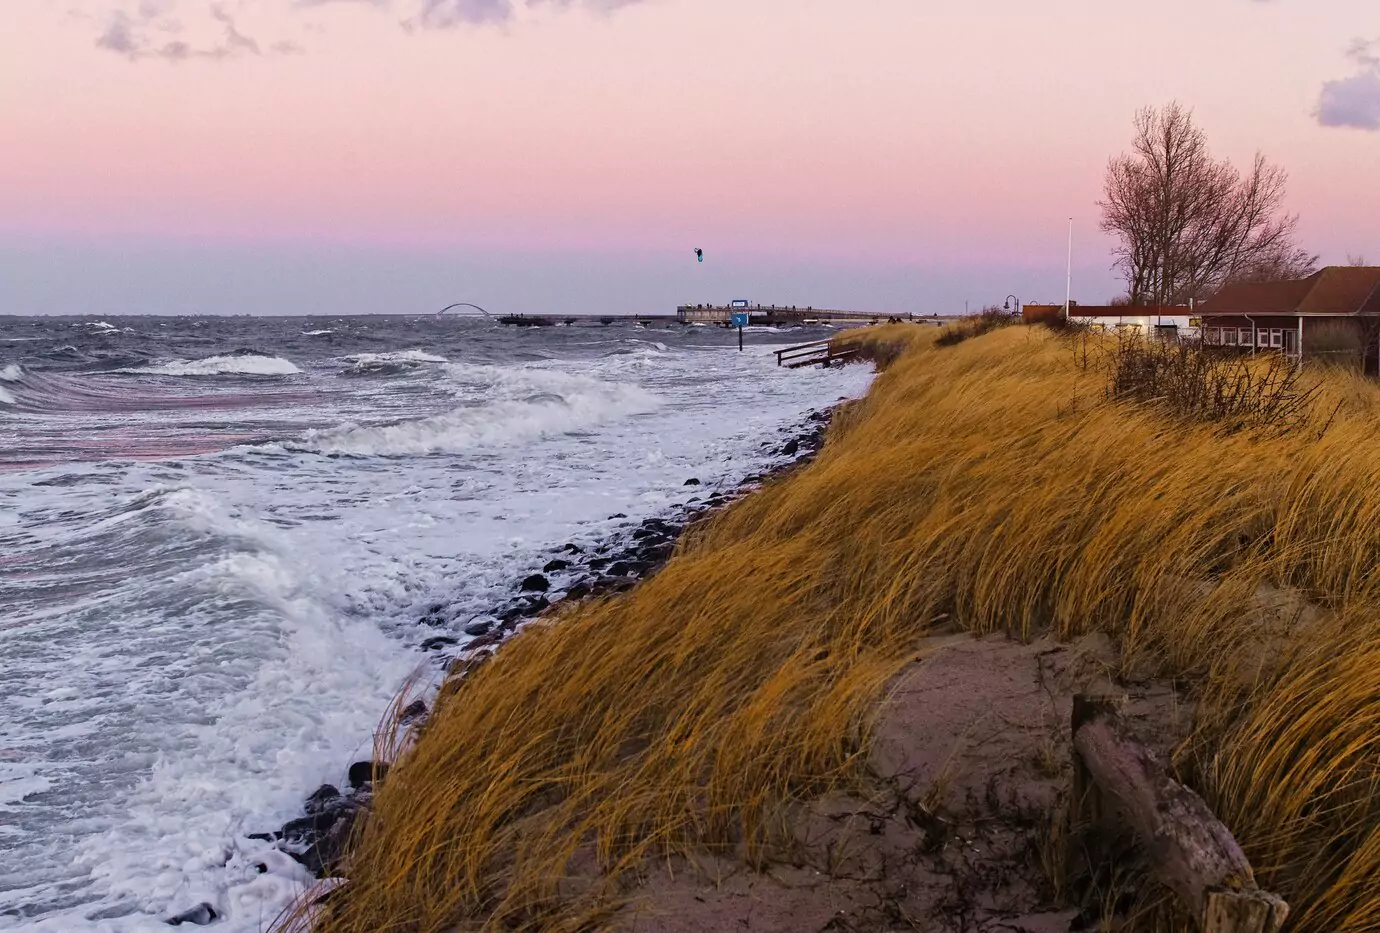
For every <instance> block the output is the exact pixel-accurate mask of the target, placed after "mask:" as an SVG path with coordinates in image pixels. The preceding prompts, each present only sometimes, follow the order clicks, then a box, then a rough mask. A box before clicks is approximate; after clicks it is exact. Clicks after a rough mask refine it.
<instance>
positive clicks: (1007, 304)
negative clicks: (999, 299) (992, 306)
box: [1001, 295, 1021, 314]
mask: <svg viewBox="0 0 1380 933" xmlns="http://www.w3.org/2000/svg"><path fill="white" fill-rule="evenodd" d="M1013 301H1014V302H1015V303H1016V307H1015V309H1014V310H1012V307H1011V303H1012V302H1013ZM1001 307H1002V310H1003V311H1011V312H1012V313H1013V314H1020V313H1021V300H1020V299H1019V298H1017V297H1016V296H1015V295H1007V296H1006V301H1005V302H1003V303H1002V306H1001Z"/></svg>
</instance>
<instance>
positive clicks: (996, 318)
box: [934, 305, 1021, 347]
mask: <svg viewBox="0 0 1380 933" xmlns="http://www.w3.org/2000/svg"><path fill="white" fill-rule="evenodd" d="M1020 322H1021V319H1020V316H1019V315H1015V314H1012V313H1010V312H1009V311H1004V310H1002V309H1001V308H998V307H996V306H995V305H993V306H991V307H987V308H983V309H982V310H981V311H979V312H978V313H977V314H970V315H968V316H967V317H964V318H960V319H959V321H958V323H957V324H951V325H950V326H948V327H946V328H944V330H943V332H942V333H940V335H939V336H938V337H937V338H936V339H935V341H934V342H935V345H936V346H940V347H952V346H955V345H957V344H960V343H962V342H963V341H965V340H968V339H969V338H971V337H981V336H982V335H983V334H988V333H991V332H992V331H994V330H996V329H997V328H999V327H1010V326H1011V325H1012V324H1019V323H1020Z"/></svg>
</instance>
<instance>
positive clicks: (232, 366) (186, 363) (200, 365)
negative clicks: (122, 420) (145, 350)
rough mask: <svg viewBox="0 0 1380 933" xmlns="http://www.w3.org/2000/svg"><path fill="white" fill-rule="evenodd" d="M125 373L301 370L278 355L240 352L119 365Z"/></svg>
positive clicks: (284, 372) (276, 372)
mask: <svg viewBox="0 0 1380 933" xmlns="http://www.w3.org/2000/svg"><path fill="white" fill-rule="evenodd" d="M116 372H121V373H147V374H149V375H155V376H219V375H223V374H230V373H233V374H236V375H244V376H295V375H297V374H298V373H300V372H301V370H300V369H298V368H297V365H296V364H295V363H293V362H291V361H290V360H285V359H283V358H282V357H278V356H259V355H257V354H243V355H237V356H208V357H206V358H205V359H202V360H170V361H168V362H166V363H155V364H153V365H150V366H139V367H135V368H132V369H119V370H116Z"/></svg>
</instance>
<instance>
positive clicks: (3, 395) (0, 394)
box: [0, 389, 19, 405]
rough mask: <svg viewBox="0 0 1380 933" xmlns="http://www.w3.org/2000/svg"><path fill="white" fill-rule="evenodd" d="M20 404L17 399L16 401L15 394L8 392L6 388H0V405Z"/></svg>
mask: <svg viewBox="0 0 1380 933" xmlns="http://www.w3.org/2000/svg"><path fill="white" fill-rule="evenodd" d="M18 404H19V403H18V402H17V401H15V399H14V396H13V395H10V393H8V392H6V391H5V390H4V389H0V405H18Z"/></svg>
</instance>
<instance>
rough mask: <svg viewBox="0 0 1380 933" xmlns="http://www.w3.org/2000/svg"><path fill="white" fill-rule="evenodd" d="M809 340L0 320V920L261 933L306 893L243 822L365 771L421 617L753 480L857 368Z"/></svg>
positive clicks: (296, 871) (78, 927)
mask: <svg viewBox="0 0 1380 933" xmlns="http://www.w3.org/2000/svg"><path fill="white" fill-rule="evenodd" d="M824 333H827V332H821V331H817V330H816V331H810V330H797V331H794V332H790V333H785V334H771V333H750V335H749V343H750V345H749V347H748V350H747V351H746V352H744V353H741V354H740V353H739V352H737V348H736V338H735V337H734V336H733V335H732V334H730V333H728V332H725V331H722V330H719V329H717V328H698V327H696V328H686V329H681V328H679V327H670V328H664V329H661V328H659V329H655V330H647V329H644V328H640V327H634V326H632V325H629V324H615V325H613V326H609V327H600V326H598V325H594V326H573V327H557V328H543V329H525V330H517V329H512V328H502V327H499V326H497V325H495V324H492V323H490V322H487V321H483V320H472V319H459V318H457V319H445V320H437V319H435V318H434V317H420V318H405V317H356V318H341V319H305V318H297V319H292V318H275V319H264V318H219V319H215V318H212V319H204V320H193V319H188V318H152V317H151V318H118V319H112V320H110V321H99V320H96V319H72V318H60V319H53V318H37V319H34V318H0V929H6V930H8V929H25V930H45V931H48V930H52V931H93V930H103V931H119V933H126V931H140V930H150V931H152V930H165V929H167V927H166V926H165V925H164V923H163V918H165V917H167V916H170V915H171V914H174V913H176V912H178V911H180V910H183V909H186V908H188V907H191V906H193V905H195V904H197V903H199V902H201V901H208V902H210V903H211V904H212V905H214V906H215V908H216V910H217V911H219V912H220V913H221V914H222V916H223V919H222V920H220V921H219V922H218V923H217V925H216V926H215V927H214V929H218V930H223V931H232V930H233V931H241V930H243V931H258V930H261V929H266V928H267V926H268V924H269V923H270V921H271V920H272V918H273V917H274V916H275V915H276V914H277V913H278V911H279V910H280V909H281V908H282V907H283V906H284V905H285V904H286V903H287V902H288V900H290V898H291V897H292V896H293V895H294V894H295V893H296V892H297V891H298V890H299V889H300V886H301V885H302V884H304V883H306V882H307V881H308V880H309V879H308V877H307V876H306V874H305V873H304V872H303V871H302V870H301V869H300V868H299V867H298V866H297V865H296V864H295V863H293V862H291V861H290V860H288V859H286V857H285V856H282V855H281V854H279V853H275V852H273V851H271V850H269V849H268V847H267V844H265V843H260V842H254V841H251V840H249V839H247V838H246V834H247V833H250V832H256V831H260V830H264V829H268V828H272V827H274V826H277V825H279V824H281V823H282V822H283V821H284V820H286V819H288V818H291V817H293V816H296V815H298V814H299V813H300V808H301V803H302V799H303V797H305V795H306V794H308V793H310V792H311V791H312V790H313V789H314V788H315V787H316V786H318V785H319V784H321V783H324V782H331V783H340V781H341V778H342V775H343V771H344V769H345V768H346V767H347V766H348V764H349V763H350V762H351V761H352V760H356V759H357V758H360V757H367V756H368V749H369V745H370V742H371V733H372V730H373V728H374V726H375V725H376V723H377V722H378V720H379V718H380V716H381V715H382V713H383V711H384V709H385V707H386V706H387V704H388V702H389V700H390V699H391V698H392V696H393V695H394V694H395V692H396V691H397V690H398V688H399V687H400V685H401V684H402V682H403V681H404V680H405V679H406V678H407V677H408V676H409V675H410V674H412V673H413V672H414V671H417V670H418V669H419V666H420V668H421V670H422V671H424V672H425V673H426V674H427V676H430V667H429V666H428V665H429V663H430V662H429V661H428V657H427V656H426V655H424V654H423V653H422V652H421V651H420V650H419V648H418V645H419V643H420V642H421V641H422V640H423V639H424V638H426V637H428V636H431V635H435V634H437V631H436V629H434V628H429V627H419V626H418V625H417V624H416V622H417V618H418V617H419V615H420V614H421V609H422V607H424V606H426V605H428V604H430V603H435V602H445V603H447V604H452V605H457V606H459V607H461V608H465V607H472V608H474V610H475V611H482V610H483V609H485V608H487V607H489V606H492V605H494V603H495V601H496V599H498V598H501V597H502V596H506V595H508V594H509V593H510V592H511V590H512V587H513V583H514V581H515V580H520V579H521V578H522V576H524V575H525V574H527V573H529V572H531V571H532V570H533V569H535V568H536V567H538V566H539V565H540V563H541V562H542V561H543V560H544V559H545V556H546V555H547V554H548V553H549V551H550V550H552V549H553V548H554V547H556V546H558V545H560V544H562V543H564V542H566V541H572V540H573V541H582V540H583V541H588V540H594V539H596V538H598V537H601V536H602V535H604V534H606V533H608V532H609V531H610V529H611V528H612V527H613V525H615V524H616V523H617V522H616V520H613V519H610V518H609V516H610V515H613V514H615V513H619V512H622V513H626V514H627V516H628V519H627V521H636V520H637V519H640V518H643V517H647V516H651V515H654V514H657V513H659V512H661V511H663V510H665V509H667V508H668V507H670V506H672V505H674V504H676V503H678V502H684V501H685V500H686V499H688V498H689V497H691V496H692V495H703V493H704V491H703V489H702V488H701V489H696V488H694V487H686V486H684V485H683V484H684V481H685V480H686V479H687V478H688V477H692V476H693V477H696V478H699V479H701V480H703V481H704V483H705V485H706V486H709V487H713V486H714V485H716V484H722V485H730V484H734V483H736V482H737V481H738V480H739V479H740V478H741V477H743V476H745V475H747V474H750V473H755V472H758V471H760V470H761V469H762V468H763V466H765V465H767V464H768V463H769V461H770V455H769V454H764V453H763V452H762V450H761V442H762V441H763V440H764V439H768V440H770V439H774V438H776V437H777V434H778V432H779V431H780V430H781V429H782V428H783V427H785V426H788V425H791V424H794V423H796V422H797V421H798V420H799V419H800V417H801V415H802V413H804V412H805V411H806V410H807V409H810V408H816V407H820V406H823V405H828V404H831V403H833V402H834V401H835V400H836V399H838V398H839V397H840V396H846V395H847V396H851V395H857V394H860V393H861V392H862V391H863V390H864V389H865V387H866V384H867V382H868V380H869V379H870V375H869V374H868V373H867V372H866V371H865V369H864V368H862V367H850V368H848V369H845V370H834V371H816V370H797V371H791V370H782V369H778V368H777V367H776V366H775V363H774V358H773V357H772V355H771V353H770V350H771V348H772V345H776V346H779V345H781V344H783V343H795V342H803V341H805V340H810V339H817V338H818V337H820V336H823V335H824ZM419 629H423V630H419ZM262 862H267V864H268V865H269V866H270V869H271V870H270V871H269V872H267V873H264V874H260V873H259V872H258V871H257V870H256V867H255V866H256V865H257V864H259V863H262Z"/></svg>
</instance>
